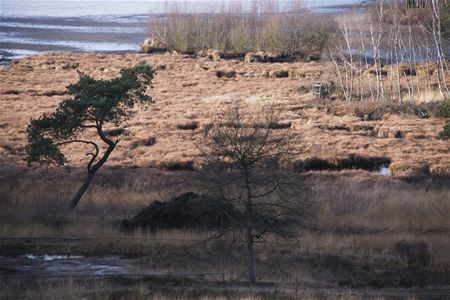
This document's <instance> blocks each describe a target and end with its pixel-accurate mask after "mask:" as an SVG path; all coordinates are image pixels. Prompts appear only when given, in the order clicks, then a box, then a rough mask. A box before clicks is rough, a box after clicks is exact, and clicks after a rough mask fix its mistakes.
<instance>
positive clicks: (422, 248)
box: [393, 241, 430, 270]
mask: <svg viewBox="0 0 450 300" xmlns="http://www.w3.org/2000/svg"><path fill="white" fill-rule="evenodd" d="M393 250H394V252H395V253H396V254H397V255H398V256H399V257H400V259H402V260H403V261H404V262H405V263H406V264H407V265H408V268H410V269H418V270H423V269H425V268H426V267H427V265H428V263H429V262H430V252H429V250H428V245H427V244H426V243H425V242H406V241H401V242H398V243H396V244H395V245H394V249H393Z"/></svg>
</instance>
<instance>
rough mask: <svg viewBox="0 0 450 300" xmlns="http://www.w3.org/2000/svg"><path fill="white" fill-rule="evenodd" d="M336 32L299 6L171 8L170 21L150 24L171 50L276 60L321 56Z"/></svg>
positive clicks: (261, 4) (166, 17) (258, 4)
mask: <svg viewBox="0 0 450 300" xmlns="http://www.w3.org/2000/svg"><path fill="white" fill-rule="evenodd" d="M334 28H336V26H335V23H334V21H333V20H332V19H331V20H330V18H329V17H323V16H317V15H312V14H311V13H310V12H308V11H307V10H305V9H304V8H303V7H302V4H301V1H300V0H292V1H286V2H284V3H283V6H282V7H280V6H279V5H278V4H277V3H276V1H257V0H254V1H252V2H251V3H247V4H243V3H241V2H234V1H233V2H232V1H230V2H228V3H227V4H225V3H221V4H220V5H217V4H216V5H211V6H210V7H209V8H206V9H204V10H203V11H201V12H199V11H193V10H190V9H189V7H187V6H186V4H185V6H184V7H180V5H179V3H176V4H173V5H167V15H164V16H163V17H161V16H158V17H155V18H152V20H151V21H150V34H151V37H152V38H153V39H156V40H158V41H159V42H160V43H161V44H163V45H165V46H166V47H167V48H168V49H170V50H175V51H178V52H182V53H194V52H197V51H200V50H208V49H218V50H221V51H224V52H227V53H230V54H233V55H245V54H246V53H248V52H258V51H270V52H273V53H274V54H277V55H285V56H293V55H295V56H306V55H309V54H313V53H314V54H316V53H321V52H322V50H323V49H324V47H325V44H326V42H327V40H328V37H329V36H330V35H331V34H332V33H333V31H334Z"/></svg>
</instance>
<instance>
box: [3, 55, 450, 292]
mask: <svg viewBox="0 0 450 300" xmlns="http://www.w3.org/2000/svg"><path fill="white" fill-rule="evenodd" d="M142 60H144V61H146V62H148V63H149V64H150V65H152V66H154V67H155V68H157V69H158V73H157V75H156V77H155V80H154V81H153V86H154V87H153V89H152V90H151V91H150V94H151V95H152V96H153V98H154V100H155V104H152V105H150V106H149V107H148V108H147V109H146V110H144V109H141V108H136V109H135V110H136V111H135V114H134V116H133V117H132V118H131V119H130V120H128V121H127V122H126V123H125V124H123V125H122V126H121V128H123V130H121V132H118V133H117V134H120V137H121V141H120V143H119V144H118V147H117V149H116V151H115V152H114V153H113V155H112V156H111V159H110V161H108V163H107V166H105V168H104V169H102V171H100V173H99V174H98V176H97V177H96V178H95V179H94V182H93V184H92V186H91V187H90V188H89V190H88V192H87V193H86V195H85V196H84V198H83V200H82V201H81V203H80V207H79V208H78V209H77V211H76V213H73V214H68V213H67V211H66V207H67V204H68V199H69V197H70V196H71V195H72V193H73V192H74V191H75V189H76V188H77V186H78V185H79V184H80V182H81V179H82V178H83V174H84V173H83V172H84V169H83V168H84V167H83V166H84V164H85V161H86V157H85V155H84V154H85V150H86V149H82V148H75V147H74V148H68V149H67V150H68V152H69V155H68V158H69V159H70V165H71V168H70V169H65V170H61V169H55V168H52V167H33V168H27V167H26V165H25V162H23V147H24V146H25V144H26V138H27V137H26V126H27V123H28V122H29V119H30V118H35V117H38V116H39V115H41V114H42V113H44V112H51V111H53V110H54V108H55V107H56V106H57V104H58V103H59V102H60V101H61V100H62V99H65V98H66V97H68V95H66V94H65V86H66V85H68V84H70V83H73V82H76V81H77V79H78V74H77V71H76V69H77V68H78V69H79V70H81V71H83V72H86V73H88V74H89V75H92V76H93V77H95V78H112V77H114V76H117V74H118V72H119V70H120V69H121V68H122V67H126V66H132V65H135V64H136V63H138V62H140V61H142ZM224 73H226V74H230V76H218V75H220V74H224ZM333 74H334V70H333V65H332V64H331V63H328V62H306V61H301V62H284V63H274V64H269V63H245V62H244V61H243V60H239V59H233V60H220V61H212V60H210V59H208V58H207V57H196V58H194V57H191V56H187V55H178V54H160V55H142V54H108V55H105V54H91V53H86V54H69V53H53V54H52V53H50V54H45V55H39V56H31V57H27V58H24V59H22V60H20V61H15V62H13V63H12V64H11V66H9V67H6V68H2V69H0V115H1V119H0V132H1V133H0V163H1V172H0V191H1V194H2V199H1V200H0V236H1V240H0V255H1V260H0V276H3V277H8V276H9V277H14V276H24V275H27V274H28V275H31V276H33V275H37V274H38V273H39V272H42V273H41V274H45V273H51V272H52V269H51V268H50V269H49V268H47V267H46V266H47V265H45V264H44V262H45V260H44V259H43V257H44V256H45V255H68V256H69V257H62V259H63V260H64V259H68V262H67V261H66V262H65V263H66V264H69V265H70V263H74V264H82V262H83V261H84V262H86V264H91V265H92V264H94V262H100V263H99V264H101V265H103V266H106V267H105V268H107V267H108V266H111V267H117V266H118V265H119V266H123V265H126V266H127V268H130V269H132V271H133V272H136V270H137V269H139V272H146V273H168V272H172V273H183V274H186V273H205V272H224V273H225V279H226V282H225V283H222V279H221V278H219V279H215V278H213V279H210V278H200V279H199V278H197V277H195V278H191V277H189V278H185V277H183V278H172V279H170V280H168V279H161V278H150V279H149V278H147V279H124V278H122V279H118V278H103V279H95V280H86V279H83V278H78V279H77V278H70V279H67V278H64V279H62V278H60V279H59V280H55V279H49V278H47V279H42V278H41V279H38V278H31V279H29V278H28V279H25V278H22V279H20V278H16V279H14V278H9V279H6V278H5V279H2V280H1V289H0V290H1V294H0V297H1V298H7V299H8V298H14V297H15V296H16V294H15V293H17V292H18V291H20V292H21V295H23V296H24V297H25V298H41V299H46V298H58V297H65V296H67V295H69V297H72V298H79V297H86V298H108V297H109V298H114V299H121V298H129V297H134V298H146V297H153V298H156V299H166V298H167V299H172V298H181V299H184V298H198V297H201V296H203V297H205V299H210V298H212V299H214V298H229V299H235V298H243V299H260V298H277V297H278V298H280V299H286V298H287V299H289V298H294V299H295V298H299V299H335V298H339V299H341V298H349V299H361V298H377V299H379V298H387V299H389V298H408V297H409V298H414V297H415V298H418V299H446V297H447V296H448V295H449V289H448V287H449V286H450V277H449V276H450V275H449V274H450V273H449V270H450V256H449V253H450V238H449V236H450V219H449V218H448V216H449V213H450V202H449V201H448V194H449V192H450V191H449V187H448V184H447V182H448V179H447V177H446V174H448V171H449V162H450V157H449V155H448V153H449V149H450V147H449V145H448V142H445V141H441V140H439V139H438V138H437V136H438V133H439V131H441V130H442V126H443V124H444V120H443V119H440V118H436V117H435V116H434V113H435V110H436V107H437V104H438V102H436V101H434V100H435V99H436V98H435V97H434V95H423V99H422V100H421V101H420V102H418V103H416V104H414V105H413V104H397V103H373V102H352V103H345V102H342V101H338V100H332V99H323V100H321V99H317V98H316V96H315V95H313V93H312V91H311V86H312V84H313V83H316V82H324V83H329V82H330V81H333V80H335V78H334V75H333ZM417 76H421V75H420V74H418V75H417ZM236 102H238V103H240V104H241V106H242V107H243V108H244V109H245V111H247V112H250V113H251V112H253V111H257V109H258V108H259V107H261V106H262V105H266V104H274V103H275V104H281V105H282V106H283V107H284V113H283V118H282V120H281V122H280V123H279V124H276V126H277V128H278V129H277V130H278V131H280V134H282V132H283V130H285V129H286V128H291V129H292V130H294V131H295V132H297V133H298V135H299V136H300V139H299V141H300V143H299V145H298V149H299V150H301V151H300V153H301V154H299V156H298V157H297V159H298V165H299V166H301V167H299V170H298V171H308V172H306V173H303V174H301V175H300V174H299V180H301V182H302V184H303V185H304V193H305V197H310V198H312V199H314V201H316V202H317V203H318V207H319V208H320V209H319V210H318V213H317V217H316V219H315V220H314V222H313V223H311V224H309V226H306V227H305V228H302V229H301V230H300V229H299V230H298V232H297V234H296V236H295V238H294V239H290V240H283V239H281V240H280V239H275V238H274V237H270V236H268V237H267V238H265V239H264V240H261V241H258V242H257V243H256V244H255V251H256V254H257V255H256V257H257V261H256V272H257V274H258V279H259V280H261V282H263V284H262V285H261V286H260V287H258V288H253V289H251V288H249V287H247V286H245V285H243V284H242V282H243V281H245V246H244V244H243V242H242V241H241V239H240V237H233V236H224V237H222V238H221V239H219V240H211V241H206V242H205V239H207V238H208V237H209V236H210V235H211V234H212V233H211V232H209V231H208V230H207V229H205V230H188V229H186V230H164V231H159V232H140V231H138V232H134V233H129V232H121V231H119V230H118V226H119V224H120V222H121V221H122V220H123V219H125V218H130V217H132V216H134V215H135V214H136V213H138V212H139V211H140V210H142V209H143V208H145V207H146V206H148V205H149V204H151V203H152V202H153V201H155V200H161V201H167V200H170V199H171V198H173V197H175V196H177V195H179V194H181V193H182V192H188V191H197V190H198V189H199V187H198V185H197V184H196V182H195V180H194V177H195V176H194V175H195V173H196V172H197V171H196V169H197V163H198V159H199V156H200V152H199V150H198V146H199V145H201V144H202V143H203V139H204V132H205V128H207V127H208V124H210V123H211V122H212V121H213V120H214V118H216V117H217V114H218V113H219V112H221V111H223V110H224V109H226V107H229V106H231V105H233V103H236ZM274 126H275V125H274ZM88 138H95V136H94V135H92V136H88ZM380 158H381V160H380ZM380 161H382V162H383V163H384V162H386V161H387V162H389V163H390V165H389V169H390V175H391V176H379V175H377V174H374V171H376V170H371V168H369V167H367V166H368V165H369V166H375V167H377V166H378V165H377V164H378V162H380ZM330 166H334V167H332V168H331V167H330ZM306 167H307V168H306ZM305 168H306V170H305ZM330 168H331V169H333V171H327V170H326V169H330ZM324 169H325V170H324ZM51 237H57V238H56V239H52V238H51ZM69 237H77V238H75V239H67V238H69ZM402 241H403V244H402ZM420 245H426V248H423V247H422V248H421V246H420ZM402 247H403V248H402ZM405 247H406V249H409V250H402V249H404V248H405ZM407 253H413V254H411V255H409V254H407ZM27 255H28V256H27ZM30 255H33V257H34V260H33V258H30V257H31V256H30ZM71 255H72V256H74V257H78V256H79V257H81V258H80V260H78V261H77V260H76V258H74V257H72V258H70V256H71ZM410 256H411V257H412V258H411V257H410ZM36 259H37V260H36ZM39 259H40V260H39ZM71 260H72V261H71ZM73 260H75V261H73ZM102 260H106V262H105V261H102ZM57 261H58V260H55V262H57ZM33 265H34V266H37V267H36V268H34V269H33V268H31V269H28V270H27V268H26V266H33ZM63 265H64V263H63ZM24 267H25V268H24ZM51 267H54V265H51ZM72 270H73V268H72ZM149 295H150V296H149ZM35 296H36V297H35Z"/></svg>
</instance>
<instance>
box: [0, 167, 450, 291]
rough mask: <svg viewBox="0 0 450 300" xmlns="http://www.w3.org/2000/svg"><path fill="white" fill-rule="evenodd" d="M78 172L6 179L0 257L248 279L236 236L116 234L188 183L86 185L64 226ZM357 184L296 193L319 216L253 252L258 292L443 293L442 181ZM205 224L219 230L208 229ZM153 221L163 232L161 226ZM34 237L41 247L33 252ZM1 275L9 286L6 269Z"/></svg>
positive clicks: (258, 243)
mask: <svg viewBox="0 0 450 300" xmlns="http://www.w3.org/2000/svg"><path fill="white" fill-rule="evenodd" d="M77 172H78V171H76V170H73V172H72V173H69V174H61V173H59V172H55V171H52V172H50V173H48V174H42V173H39V172H38V173H35V171H26V172H23V173H18V172H17V171H12V172H8V177H6V178H5V177H2V178H4V179H2V181H1V189H2V192H3V198H2V199H3V200H2V202H1V203H0V205H1V207H0V211H1V216H0V217H1V218H0V219H1V222H0V235H1V237H2V239H1V243H0V254H1V255H8V254H14V255H20V254H27V253H35V254H60V253H65V254H74V255H85V256H92V255H108V254H115V255H128V256H129V255H131V254H132V255H134V257H137V258H139V257H140V258H139V259H138V261H137V264H139V265H141V266H143V267H145V268H148V269H159V270H167V271H176V272H187V273H188V272H198V271H203V272H208V271H210V272H213V271H223V272H226V274H227V275H226V276H227V281H231V282H234V281H241V280H244V279H245V278H246V272H245V259H244V258H245V255H244V253H245V251H246V247H245V245H244V243H243V242H244V237H243V236H241V235H225V236H223V237H222V238H220V239H219V240H211V241H206V242H205V240H206V239H207V238H208V237H210V236H211V235H212V234H213V233H214V231H211V230H204V229H203V226H202V225H200V226H199V227H196V226H194V227H191V228H190V229H187V228H186V227H185V226H181V227H177V229H176V228H174V227H168V228H166V229H162V228H154V230H153V231H147V232H145V231H140V230H136V231H133V232H120V231H118V227H119V224H120V222H121V220H122V219H123V217H124V216H129V218H130V219H132V218H131V217H132V216H133V215H135V214H137V212H138V211H139V210H141V209H145V207H147V206H148V205H150V206H149V207H150V208H151V207H153V208H152V209H155V207H156V206H157V207H159V208H158V209H162V208H163V207H164V205H169V206H170V205H171V206H172V208H174V207H175V206H177V205H178V204H176V203H175V202H173V203H171V202H167V200H169V199H171V198H173V197H175V196H178V195H179V194H180V193H182V192H184V191H190V190H196V189H197V188H198V187H196V185H194V184H193V183H192V182H190V181H189V180H187V179H188V178H189V177H191V175H188V176H185V174H184V172H169V173H165V172H164V171H155V170H145V169H114V170H105V172H104V173H102V174H99V177H98V178H97V179H98V180H96V181H94V183H93V186H92V189H90V190H89V191H88V193H87V195H86V196H87V197H86V201H85V202H83V203H81V205H80V207H79V209H78V212H77V216H73V215H72V216H70V215H67V214H66V208H65V205H66V199H65V195H67V194H70V190H71V189H75V188H76V186H77V182H74V178H77V174H76V173H77ZM355 172H356V171H352V172H347V173H345V172H343V173H340V174H338V175H330V173H323V174H310V175H307V176H305V177H304V179H303V180H304V182H303V186H304V189H303V193H304V194H305V195H307V196H308V197H309V198H310V199H312V200H313V201H315V202H316V203H318V204H320V207H321V209H320V213H319V214H318V215H317V217H316V218H315V219H314V220H313V221H312V222H310V223H309V224H308V225H307V226H305V227H303V228H301V229H299V230H298V232H297V233H296V236H295V238H293V239H290V240H285V239H279V238H275V236H271V235H268V236H266V237H264V238H262V239H256V240H255V244H254V246H255V253H256V258H257V261H256V262H257V264H256V266H257V270H258V274H259V278H260V280H261V281H264V282H274V283H275V284H282V283H285V284H287V283H292V284H293V285H294V284H295V282H296V281H297V284H298V285H299V286H303V285H304V284H306V282H318V281H320V282H324V283H326V284H327V285H329V286H340V287H342V288H350V287H351V288H355V289H358V288H362V287H375V288H387V287H391V288H398V287H403V288H407V287H412V286H428V287H432V286H439V285H447V284H448V281H449V277H448V270H449V267H450V258H449V257H448V253H449V249H450V248H449V247H450V243H449V240H448V233H449V232H450V223H449V220H448V213H449V210H450V207H449V205H448V201H447V200H446V199H447V195H448V186H447V185H446V180H435V181H433V182H424V181H421V182H410V183H409V182H403V181H398V180H392V179H384V178H374V177H366V176H364V175H363V174H364V173H361V172H360V173H358V172H356V173H355ZM44 175H45V176H44ZM62 175H64V176H62ZM2 176H3V174H2ZM61 178H64V179H63V181H61ZM54 182H58V183H59V184H57V185H56V184H54ZM155 200H158V201H160V202H155ZM194 202H195V201H194ZM208 203H209V202H208ZM191 207H195V209H196V211H197V212H198V213H199V214H202V211H203V212H204V211H205V210H202V209H201V207H199V206H198V205H197V204H193V206H191ZM185 208H186V209H187V206H186V207H185ZM179 209H180V210H177V211H178V212H181V213H185V212H186V210H184V209H182V208H179ZM198 209H200V210H198ZM187 210H188V211H189V209H187ZM143 211H145V210H143ZM215 211H216V212H217V210H215ZM99 216H101V217H99ZM138 216H139V215H138ZM141 216H142V215H141ZM163 216H164V214H158V215H157V216H155V217H156V218H161V217H163ZM167 217H168V219H166V221H168V220H170V219H171V220H173V221H174V219H173V215H167ZM138 219H140V217H136V218H135V220H138ZM147 220H150V221H151V220H152V218H150V219H147ZM182 220H184V219H183V218H181V219H177V221H180V222H181V221H182ZM202 220H203V219H202ZM211 220H213V222H215V221H217V219H216V218H215V217H213V218H212V219H211ZM214 220H215V221H214ZM153 221H154V222H156V221H158V222H157V223H158V224H164V221H162V220H161V219H153ZM215 224H217V223H215ZM169 228H172V229H169ZM181 228H185V229H181ZM156 229H157V230H156ZM20 236H28V237H30V238H28V239H27V240H26V243H24V240H21V239H16V237H20ZM33 236H35V237H40V238H37V239H36V240H33V238H32V237H33ZM74 236H78V237H81V238H80V239H76V238H75V239H73V237H74ZM45 237H59V238H56V239H51V238H49V239H46V238H45ZM67 237H71V242H70V243H67V242H66V241H65V238H67ZM83 237H85V238H86V239H83ZM0 272H6V271H5V270H3V269H0ZM8 272H13V273H12V274H14V272H15V271H14V268H13V269H11V270H9V271H8ZM9 274H11V273H9Z"/></svg>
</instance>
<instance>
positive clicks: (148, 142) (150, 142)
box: [143, 136, 156, 147]
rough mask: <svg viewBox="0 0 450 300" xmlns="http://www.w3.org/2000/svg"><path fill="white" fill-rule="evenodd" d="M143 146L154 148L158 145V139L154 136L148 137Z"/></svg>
mask: <svg viewBox="0 0 450 300" xmlns="http://www.w3.org/2000/svg"><path fill="white" fill-rule="evenodd" d="M143 144H144V146H146V147H150V146H153V145H154V144H156V137H154V136H150V137H148V138H147V139H145V140H144V141H143Z"/></svg>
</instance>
